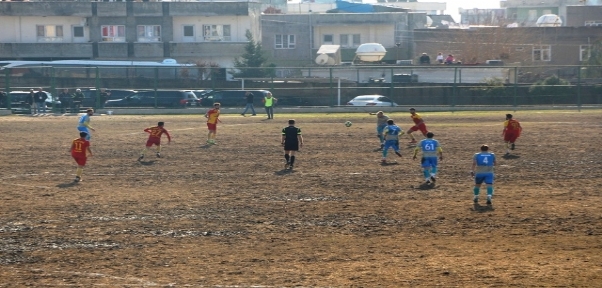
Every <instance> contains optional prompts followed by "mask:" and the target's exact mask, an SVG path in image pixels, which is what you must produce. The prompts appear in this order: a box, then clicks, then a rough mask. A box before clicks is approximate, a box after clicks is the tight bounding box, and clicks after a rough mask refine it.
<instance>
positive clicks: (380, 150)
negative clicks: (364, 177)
mask: <svg viewBox="0 0 602 288" xmlns="http://www.w3.org/2000/svg"><path fill="white" fill-rule="evenodd" d="M382 151H383V148H376V149H374V150H372V152H382Z"/></svg>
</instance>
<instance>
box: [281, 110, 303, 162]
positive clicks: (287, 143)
mask: <svg viewBox="0 0 602 288" xmlns="http://www.w3.org/2000/svg"><path fill="white" fill-rule="evenodd" d="M281 140H282V141H281V142H282V146H284V159H285V160H286V164H285V165H284V169H289V170H293V165H295V152H297V151H299V148H300V147H303V136H301V128H298V127H295V120H293V119H290V120H288V127H284V128H283V129H282V139H281Z"/></svg>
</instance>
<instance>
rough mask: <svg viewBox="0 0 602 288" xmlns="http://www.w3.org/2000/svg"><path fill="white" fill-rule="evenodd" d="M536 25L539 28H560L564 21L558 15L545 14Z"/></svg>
mask: <svg viewBox="0 0 602 288" xmlns="http://www.w3.org/2000/svg"><path fill="white" fill-rule="evenodd" d="M535 25H537V27H560V26H562V19H560V16H558V15H556V14H545V15H542V16H541V17H539V19H537V22H535Z"/></svg>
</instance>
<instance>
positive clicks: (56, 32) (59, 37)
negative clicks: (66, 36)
mask: <svg viewBox="0 0 602 288" xmlns="http://www.w3.org/2000/svg"><path fill="white" fill-rule="evenodd" d="M36 30H37V33H36V34H37V36H38V42H63V26H61V25H37V26H36Z"/></svg>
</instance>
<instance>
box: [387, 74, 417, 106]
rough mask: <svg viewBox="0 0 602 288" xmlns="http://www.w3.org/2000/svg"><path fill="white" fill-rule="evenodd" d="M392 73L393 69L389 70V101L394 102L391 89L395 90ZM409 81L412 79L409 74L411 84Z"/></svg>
mask: <svg viewBox="0 0 602 288" xmlns="http://www.w3.org/2000/svg"><path fill="white" fill-rule="evenodd" d="M393 73H394V72H393V68H391V84H390V85H389V88H390V89H389V98H391V101H393V102H395V101H394V100H393V89H394V88H395V87H394V86H393ZM411 79H412V74H410V82H412V80H411Z"/></svg>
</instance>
